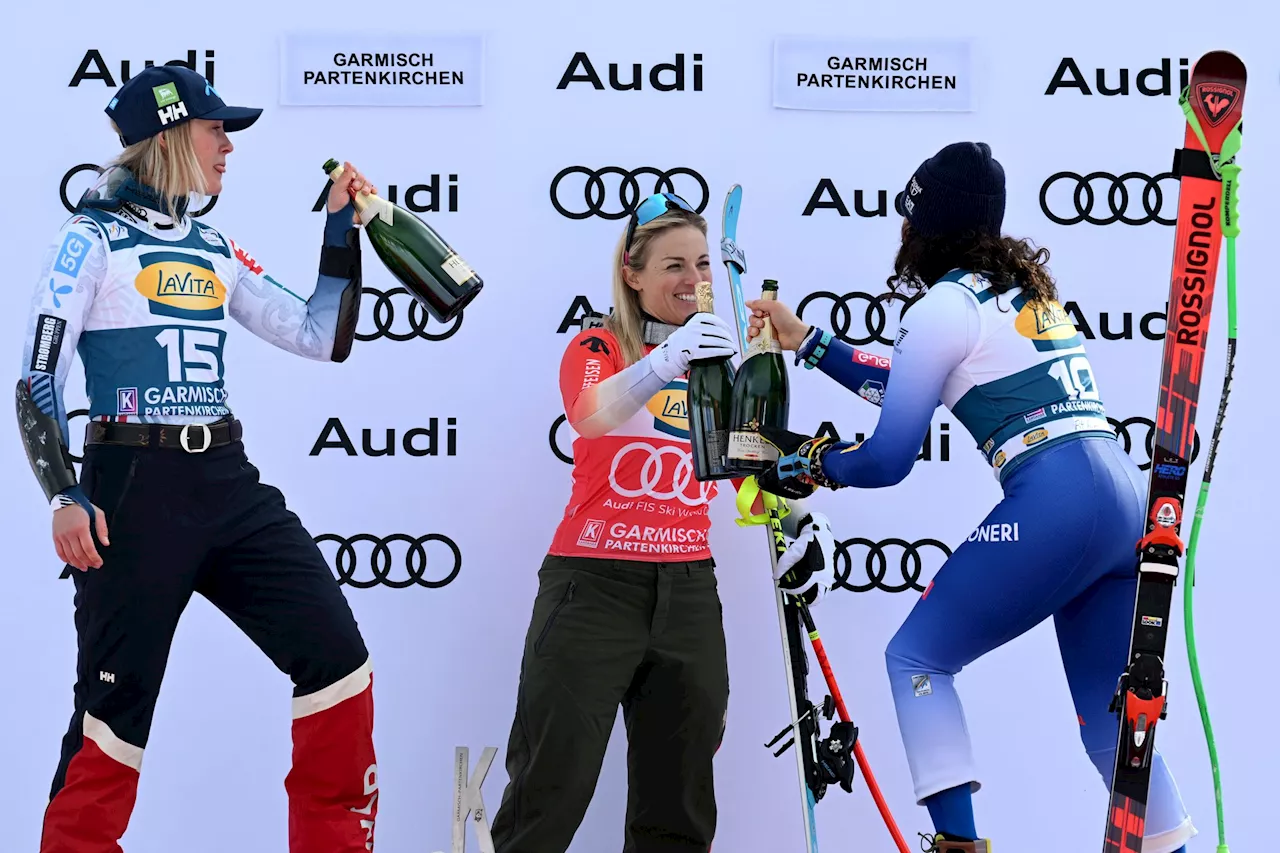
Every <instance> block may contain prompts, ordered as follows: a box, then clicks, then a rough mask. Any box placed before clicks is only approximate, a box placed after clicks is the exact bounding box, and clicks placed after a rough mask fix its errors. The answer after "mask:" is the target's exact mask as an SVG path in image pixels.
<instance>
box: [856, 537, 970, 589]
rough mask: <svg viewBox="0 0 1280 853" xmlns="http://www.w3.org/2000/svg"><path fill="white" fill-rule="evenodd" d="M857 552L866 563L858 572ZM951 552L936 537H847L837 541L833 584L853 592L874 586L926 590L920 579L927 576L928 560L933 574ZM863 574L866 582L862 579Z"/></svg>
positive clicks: (877, 587) (862, 561) (861, 560)
mask: <svg viewBox="0 0 1280 853" xmlns="http://www.w3.org/2000/svg"><path fill="white" fill-rule="evenodd" d="M863 548H865V549H866V553H865V555H863V554H862V549H863ZM899 550H900V551H901V553H900V554H899V553H898V552H899ZM891 552H892V553H891ZM855 553H857V554H858V555H859V558H860V560H859V561H860V562H861V563H862V564H863V568H862V571H861V572H860V573H859V574H858V575H857V576H855V575H854V570H853V567H854V565H855V561H854V554H855ZM926 554H927V555H928V560H927V561H926V559H925V557H926ZM950 556H951V549H950V548H948V547H947V546H946V544H945V543H943V542H939V541H938V540H937V539H920V540H917V541H915V542H908V541H907V540H905V539H896V538H894V539H884V540H882V541H880V542H875V541H872V540H871V539H864V538H862V537H860V536H857V537H854V538H853V539H845V540H843V541H841V542H837V543H836V557H835V567H834V568H835V576H836V580H835V583H834V584H833V585H832V588H833V589H847V590H849V591H850V592H870V591H871V590H873V589H878V590H882V591H884V592H906V591H907V590H915V591H916V592H924V586H923V585H922V584H921V583H920V580H921V578H923V577H924V573H925V567H926V564H927V565H928V567H929V568H930V575H932V573H933V572H935V571H937V570H938V569H939V568H940V567H941V566H942V564H943V563H944V562H946V561H947V559H948V558H949V557H950ZM891 557H892V558H893V559H891ZM891 563H896V564H897V565H896V566H895V567H894V569H893V571H890V565H891ZM864 574H865V576H866V582H865V583H864V582H863V581H862V576H863V575H864ZM899 579H901V580H899Z"/></svg>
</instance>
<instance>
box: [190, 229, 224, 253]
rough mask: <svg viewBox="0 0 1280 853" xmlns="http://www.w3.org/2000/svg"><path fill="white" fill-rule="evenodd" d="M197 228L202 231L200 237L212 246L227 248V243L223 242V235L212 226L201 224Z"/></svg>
mask: <svg viewBox="0 0 1280 853" xmlns="http://www.w3.org/2000/svg"><path fill="white" fill-rule="evenodd" d="M196 230H197V231H199V232H200V237H201V238H202V239H203V240H204V241H205V242H206V243H208V244H209V245H210V246H218V247H219V248H225V246H226V244H225V243H223V242H222V235H220V234H219V233H218V232H217V231H214V230H213V229H212V228H205V227H203V226H200V225H197V226H196Z"/></svg>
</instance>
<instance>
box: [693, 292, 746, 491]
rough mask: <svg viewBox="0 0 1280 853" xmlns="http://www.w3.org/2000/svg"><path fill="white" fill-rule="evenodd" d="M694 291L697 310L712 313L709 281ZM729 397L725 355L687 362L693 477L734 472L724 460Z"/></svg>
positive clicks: (730, 388)
mask: <svg viewBox="0 0 1280 853" xmlns="http://www.w3.org/2000/svg"><path fill="white" fill-rule="evenodd" d="M694 292H695V293H696V295H697V297H698V311H699V312H705V313H707V314H714V313H715V310H714V308H715V306H714V303H713V300H712V295H711V282H709V281H701V282H698V284H697V286H696V288H695V291H694ZM732 396H733V365H732V364H731V363H730V362H729V356H727V355H726V356H722V357H720V358H702V359H695V360H694V361H691V362H690V363H689V386H688V390H687V392H686V398H685V399H686V406H685V410H686V411H687V412H688V414H689V443H690V445H692V450H693V477H694V479H695V480H698V481H701V482H705V481H707V480H724V479H728V478H729V477H732V476H733V475H734V472H733V470H732V469H730V468H729V466H728V465H727V464H726V459H725V453H726V451H727V450H728V444H729V406H730V399H731V398H732Z"/></svg>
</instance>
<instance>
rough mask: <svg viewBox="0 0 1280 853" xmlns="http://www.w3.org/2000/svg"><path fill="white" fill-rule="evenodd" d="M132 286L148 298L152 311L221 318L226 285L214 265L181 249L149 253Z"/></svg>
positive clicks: (195, 317) (154, 312)
mask: <svg viewBox="0 0 1280 853" xmlns="http://www.w3.org/2000/svg"><path fill="white" fill-rule="evenodd" d="M138 260H139V261H140V262H141V263H142V271H141V272H139V273H138V275H137V277H136V278H135V279H134V281H133V286H134V289H136V290H137V291H138V292H139V293H141V294H142V295H143V296H145V297H146V298H147V303H148V306H149V307H150V309H151V313H152V314H160V315H163V316H165V317H179V318H181V319H184V320H221V319H222V318H223V303H224V302H225V301H226V297H227V287H226V285H224V284H223V283H222V280H221V279H220V278H218V275H217V273H216V272H214V269H213V264H211V263H210V262H209V261H207V260H205V259H204V258H201V257H198V256H196V255H187V254H183V253H181V252H148V253H146V254H143V255H141V256H140V257H139V258H138Z"/></svg>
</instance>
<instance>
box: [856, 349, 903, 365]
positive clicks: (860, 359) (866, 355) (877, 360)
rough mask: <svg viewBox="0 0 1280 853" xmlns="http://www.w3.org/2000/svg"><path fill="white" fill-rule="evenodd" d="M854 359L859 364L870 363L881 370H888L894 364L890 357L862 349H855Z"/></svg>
mask: <svg viewBox="0 0 1280 853" xmlns="http://www.w3.org/2000/svg"><path fill="white" fill-rule="evenodd" d="M853 360H854V361H855V362H857V363H858V364H868V365H870V366H872V367H878V368H880V369H881V370H888V369H889V366H890V365H891V364H893V362H892V361H891V360H890V359H887V358H885V357H884V356H882V355H876V354H875V353H873V352H866V351H864V350H860V349H855V350H854V351H853Z"/></svg>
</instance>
